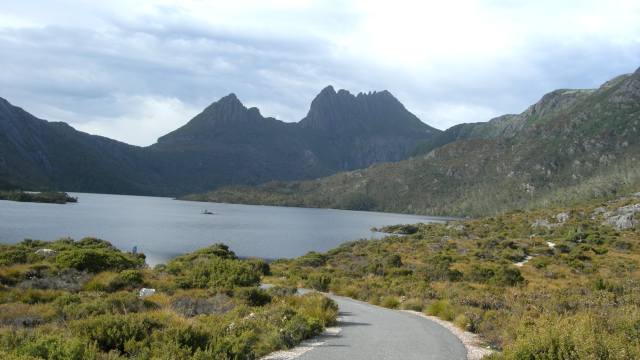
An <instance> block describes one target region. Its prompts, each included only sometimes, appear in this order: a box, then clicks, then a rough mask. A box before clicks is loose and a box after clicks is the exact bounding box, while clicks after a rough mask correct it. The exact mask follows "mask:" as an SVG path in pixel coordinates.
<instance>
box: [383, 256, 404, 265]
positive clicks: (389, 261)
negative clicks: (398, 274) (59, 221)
mask: <svg viewBox="0 0 640 360" xmlns="http://www.w3.org/2000/svg"><path fill="white" fill-rule="evenodd" d="M385 263H386V265H387V266H388V267H391V268H397V267H400V266H402V259H401V258H400V255H398V254H391V255H389V256H387V258H386V259H385Z"/></svg>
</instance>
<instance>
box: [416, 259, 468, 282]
mask: <svg viewBox="0 0 640 360" xmlns="http://www.w3.org/2000/svg"><path fill="white" fill-rule="evenodd" d="M451 264H453V258H452V257H451V256H448V255H442V254H436V255H433V256H430V257H428V258H427V259H426V261H425V267H424V272H425V273H426V277H427V279H428V280H430V281H459V280H460V279H461V278H462V275H463V274H462V273H461V272H460V271H458V270H455V269H451Z"/></svg>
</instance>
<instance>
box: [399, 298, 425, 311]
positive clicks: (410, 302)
mask: <svg viewBox="0 0 640 360" xmlns="http://www.w3.org/2000/svg"><path fill="white" fill-rule="evenodd" d="M401 307H402V309H404V310H413V311H422V310H423V309H424V302H423V301H422V300H420V299H407V300H406V301H404V302H403V303H402V304H401Z"/></svg>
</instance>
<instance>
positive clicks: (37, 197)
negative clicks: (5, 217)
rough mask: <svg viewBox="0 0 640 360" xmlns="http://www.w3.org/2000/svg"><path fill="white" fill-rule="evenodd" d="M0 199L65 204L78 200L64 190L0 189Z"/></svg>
mask: <svg viewBox="0 0 640 360" xmlns="http://www.w3.org/2000/svg"><path fill="white" fill-rule="evenodd" d="M0 200H11V201H20V202H40V203H52V204H66V203H69V202H73V203H75V202H78V198H76V197H73V196H69V194H67V193H66V192H58V191H45V192H25V191H18V190H10V191H3V190H0Z"/></svg>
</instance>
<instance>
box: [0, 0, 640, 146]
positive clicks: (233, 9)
mask: <svg viewBox="0 0 640 360" xmlns="http://www.w3.org/2000/svg"><path fill="white" fill-rule="evenodd" d="M638 67H640V1H637V0H629V1H623V0H606V1H589V0H575V1H573V0H566V1H563V0H549V1H546V0H536V1H532V0H527V1H510V0H484V1H474V0H461V1H404V0H393V1H377V0H363V1H329V0H322V1H313V0H277V1H269V0H256V1H242V0H233V1H229V0H226V1H198V0H165V1H145V0H136V1H124V0H110V1H93V0H86V1H77V0H42V1H36V0H23V1H15V0H12V1H9V0H0V97H4V98H6V99H7V100H9V101H10V102H12V103H13V104H15V105H18V106H21V107H23V108H25V109H26V110H27V111H29V112H31V113H33V114H34V115H36V116H38V117H40V118H44V119H47V120H58V121H66V122H68V123H70V124H71V125H72V126H74V127H76V128H78V129H80V130H83V131H87V132H90V133H95V134H100V135H104V136H108V137H111V138H115V139H118V140H122V141H125V142H128V143H132V144H137V145H149V144H151V143H153V142H155V140H156V139H157V138H158V137H159V136H160V135H162V134H164V133H166V132H168V131H171V130H173V129H175V128H177V127H178V126H180V125H182V124H184V123H185V122H186V121H187V120H189V119H190V118H191V117H193V116H194V115H196V114H197V113H198V112H199V111H200V110H202V109H203V108H204V107H205V106H207V105H208V104H210V103H211V102H213V101H215V100H217V99H218V98H220V97H222V96H224V95H226V94H228V93H230V92H234V93H236V94H237V95H238V97H239V98H240V99H241V100H242V101H243V102H244V103H245V104H246V105H248V106H257V107H258V108H260V110H261V112H262V114H263V115H265V116H273V117H275V118H278V119H280V120H284V121H298V120H300V119H301V118H302V117H304V115H305V114H306V112H307V110H308V107H309V104H310V102H311V100H312V99H313V97H314V96H315V95H316V94H317V93H318V92H319V91H320V90H321V89H322V88H323V87H325V86H326V85H329V84H332V85H334V87H336V88H344V89H347V90H350V91H351V92H353V93H357V92H361V91H363V92H366V91H372V90H383V89H387V90H389V91H391V92H392V93H393V94H394V95H395V96H396V97H397V98H398V99H399V100H400V101H401V102H403V103H404V104H405V106H406V107H407V108H408V109H409V110H410V111H412V112H413V113H415V114H416V115H417V116H418V117H420V118H421V119H422V120H423V121H424V122H426V123H428V124H430V125H432V126H435V127H437V128H440V129H445V128H447V127H449V126H451V125H454V124H457V123H461V122H475V121H486V120H488V119H489V118H491V117H493V116H496V115H499V114H503V113H514V112H520V111H522V110H524V108H526V107H527V106H528V105H529V104H531V103H533V102H535V101H536V100H538V99H539V98H540V97H541V96H542V95H543V94H544V93H546V92H549V91H551V90H553V89H556V88H589V87H596V86H598V85H599V84H600V83H602V82H604V81H606V80H608V79H610V78H612V77H614V76H616V75H619V74H622V73H628V72H632V71H634V70H635V69H636V68H638Z"/></svg>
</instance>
